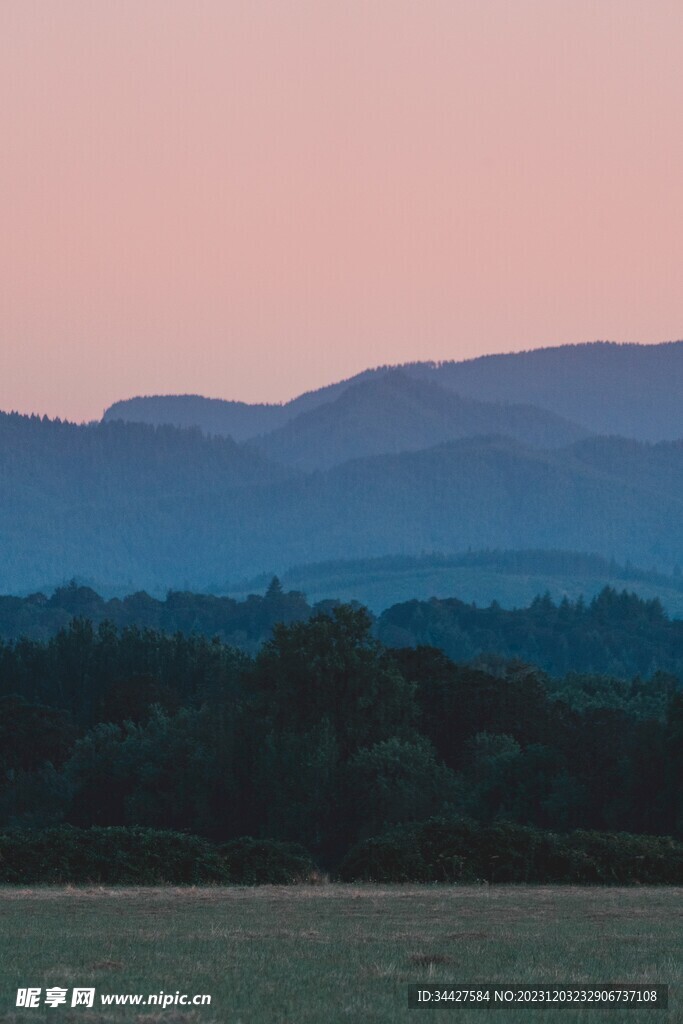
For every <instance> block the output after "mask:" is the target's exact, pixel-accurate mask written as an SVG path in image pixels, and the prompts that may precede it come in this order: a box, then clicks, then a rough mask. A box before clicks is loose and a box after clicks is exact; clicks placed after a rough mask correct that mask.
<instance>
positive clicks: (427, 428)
mask: <svg viewBox="0 0 683 1024" xmlns="http://www.w3.org/2000/svg"><path fill="white" fill-rule="evenodd" d="M588 433H589V431H587V430H585V429H583V428H581V427H579V426H578V425H577V424H575V423H571V422H570V421H569V420H567V419H563V418H562V417H560V416H557V415H555V414H554V413H552V412H549V411H546V410H543V409H537V408H535V407H533V406H530V405H520V404H511V403H505V404H502V403H495V402H485V401H481V400H479V399H473V398H463V397H462V396H460V395H457V394H455V393H454V392H452V391H449V390H446V389H444V388H441V387H439V385H438V384H434V383H432V382H430V381H423V380H417V379H415V378H412V377H410V376H409V375H408V374H405V373H403V372H402V371H400V370H393V371H390V372H387V373H386V374H381V375H376V376H372V377H370V378H368V379H366V380H361V381H359V382H357V383H354V384H351V385H349V387H348V388H346V389H345V390H344V391H342V393H341V394H340V395H339V396H338V397H337V398H334V399H332V400H330V401H329V402H326V403H324V404H323V405H320V406H317V407H316V408H314V409H311V410H309V411H307V412H303V413H300V414H299V415H298V416H295V417H294V418H292V419H289V420H288V421H287V422H286V423H285V424H283V425H282V426H280V427H278V428H277V429H276V430H274V431H272V432H270V433H267V434H265V435H263V436H260V437H256V438H254V439H253V441H252V445H253V447H254V448H256V449H257V450H259V451H262V452H264V453H265V454H266V455H268V456H270V457H271V458H272V459H275V460H276V461H278V462H282V463H284V464H285V465H291V466H296V467H297V468H299V469H303V470H308V471H311V470H314V469H327V468H329V467H331V466H335V465H340V464H341V463H343V462H348V461H349V460H350V459H358V458H365V457H368V456H371V455H382V454H388V453H391V452H393V453H397V452H403V451H419V450H420V449H423V448H430V447H433V446H434V445H436V444H440V443H442V442H443V441H453V440H455V439H457V438H461V437H475V436H492V435H501V436H504V437H511V438H514V439H515V440H517V441H520V442H522V443H523V444H527V445H530V446H531V447H538V448H559V447H563V446H566V445H569V444H571V443H573V442H574V441H577V440H579V439H580V438H583V437H586V436H587V435H588Z"/></svg>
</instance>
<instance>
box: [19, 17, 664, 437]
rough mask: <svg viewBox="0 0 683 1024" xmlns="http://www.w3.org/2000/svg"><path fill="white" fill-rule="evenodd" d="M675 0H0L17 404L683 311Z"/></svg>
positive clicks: (289, 369) (320, 369)
mask: <svg viewBox="0 0 683 1024" xmlns="http://www.w3.org/2000/svg"><path fill="white" fill-rule="evenodd" d="M682 41H683V3H682V2H681V0H40V2H38V0H2V3H1V4H0V332H1V334H0V408H2V409H18V410H20V411H37V412H47V413H49V414H51V415H61V416H68V417H70V418H77V419H83V418H93V417H97V416H99V415H100V414H101V412H102V409H103V408H104V406H105V405H107V404H109V403H110V402H112V401H114V400H116V399H118V398H124V397H128V396H131V395H134V394H145V393H146V394H149V393H157V392H161V393H169V392H200V393H203V394H208V395H213V396H219V397H225V398H242V399H246V400H251V401H253V400H262V401H264V400H271V401H272V400H280V399H286V398H288V397H291V396H292V395H294V394H296V393H299V392H301V391H303V390H306V389H308V388H311V387H315V386H318V385H320V384H323V383H327V382H329V381H331V380H333V379H338V378H341V377H345V376H348V375H350V374H351V373H354V372H355V371H358V370H360V369H362V368H364V367H366V366H368V365H376V364H379V363H386V362H400V361H406V360H410V359H427V358H435V359H448V358H465V357H469V356H473V355H478V354H481V353H485V352H493V351H510V350H515V349H522V348H532V347H537V346H540V345H557V344H562V343H564V342H578V341H587V340H592V339H596V338H609V339H613V340H620V341H640V342H655V341H663V340H667V339H674V338H680V337H683V302H682V299H683V61H682V60H681V42H682Z"/></svg>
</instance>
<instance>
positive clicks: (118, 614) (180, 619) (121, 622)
mask: <svg viewBox="0 0 683 1024" xmlns="http://www.w3.org/2000/svg"><path fill="white" fill-rule="evenodd" d="M311 613H312V608H311V606H310V605H309V604H308V602H307V601H306V598H305V597H304V595H303V594H302V593H300V592H298V591H289V592H288V593H285V592H284V591H283V589H282V586H281V584H280V582H279V580H278V579H277V577H273V579H272V580H271V581H270V584H269V586H268V587H267V589H266V592H265V594H263V595H260V594H250V595H249V596H248V597H247V598H246V599H245V600H243V601H237V600H235V599H234V598H231V597H214V596H213V595H211V594H193V593H191V592H186V591H169V592H168V594H167V595H166V597H165V598H164V599H163V600H159V599H157V598H154V597H151V596H150V595H149V594H147V593H146V592H145V591H138V592H137V593H135V594H129V595H128V596H127V597H123V598H118V597H114V598H110V599H109V600H105V599H104V598H103V597H100V595H99V594H98V593H97V592H96V591H95V590H93V589H92V587H86V586H79V585H78V584H77V583H76V582H75V581H72V582H71V583H70V584H68V585H67V586H64V587H58V588H57V589H56V590H55V591H54V593H53V594H52V595H51V596H50V597H48V596H46V595H45V594H43V593H35V594H31V595H29V596H28V597H25V598H21V597H10V596H0V638H5V639H13V638H19V637H26V638H32V639H36V640H46V639H48V638H49V637H51V636H53V635H54V634H55V633H57V632H59V630H61V629H64V628H66V627H68V626H69V624H70V623H71V622H72V621H73V620H74V619H82V620H87V621H88V622H91V623H92V624H93V625H95V626H99V625H101V624H102V623H105V622H106V623H109V624H110V625H112V626H115V627H117V628H120V629H124V628H126V627H128V626H134V627H138V628H140V629H155V630H159V631H160V632H163V633H167V634H173V633H186V634H197V635H201V636H208V637H218V639H220V640H222V641H223V642H226V643H230V644H232V645H233V646H235V647H238V648H240V649H242V650H247V651H255V650H256V649H257V648H258V647H260V645H261V644H262V643H263V642H264V640H267V639H268V638H269V637H270V634H271V631H272V628H273V626H274V625H275V624H276V623H278V622H284V623H289V622H295V621H298V620H300V619H307V618H308V617H309V616H310V615H311Z"/></svg>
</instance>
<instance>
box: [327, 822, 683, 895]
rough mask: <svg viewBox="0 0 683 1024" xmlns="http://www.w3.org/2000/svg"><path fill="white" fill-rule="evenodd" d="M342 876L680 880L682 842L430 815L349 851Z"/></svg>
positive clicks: (425, 879) (387, 879)
mask: <svg viewBox="0 0 683 1024" xmlns="http://www.w3.org/2000/svg"><path fill="white" fill-rule="evenodd" d="M339 876H340V878H341V879H342V880H343V881H348V882H351V881H371V880H372V881H376V882H472V881H477V880H481V881H488V882H536V883H551V882H566V883H574V884H583V885H590V884H601V885H609V884H613V885H630V884H636V883H644V884H670V885H680V884H682V883H683V843H678V842H675V841H674V840H673V839H670V838H667V837H662V836H633V835H626V834H623V833H609V832H580V831H576V832H568V833H556V832H546V831H543V830H541V829H535V828H528V827H526V826H522V825H513V824H509V823H507V822H499V823H494V824H492V825H481V824H479V823H477V822H473V821H468V820H466V819H456V820H452V821H448V820H443V819H432V820H430V821H427V822H423V823H421V824H414V825H408V826H401V827H398V828H394V829H391V830H390V831H389V832H387V833H385V834H384V835H382V836H380V837H377V838H373V839H367V840H365V841H364V842H361V843H358V844H357V845H356V846H354V847H352V849H351V850H349V852H348V854H347V855H346V857H345V858H344V860H343V861H342V863H341V865H340V868H339Z"/></svg>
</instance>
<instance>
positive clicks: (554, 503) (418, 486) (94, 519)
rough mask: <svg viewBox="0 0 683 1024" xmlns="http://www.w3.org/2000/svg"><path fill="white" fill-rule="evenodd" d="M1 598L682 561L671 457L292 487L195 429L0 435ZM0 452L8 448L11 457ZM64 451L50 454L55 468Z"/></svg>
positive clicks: (587, 449)
mask: <svg viewBox="0 0 683 1024" xmlns="http://www.w3.org/2000/svg"><path fill="white" fill-rule="evenodd" d="M2 427H4V430H2V429H0V440H1V441H2V443H0V448H1V449H2V461H1V462H0V472H1V473H2V479H3V489H2V495H1V496H0V573H1V575H0V588H1V589H3V590H5V591H7V590H13V589H22V590H25V589H27V588H35V587H37V586H42V585H44V584H45V582H46V581H50V580H55V581H56V580H60V579H64V578H65V577H66V578H69V577H70V576H72V575H74V576H81V577H90V578H93V579H95V580H97V579H103V580H108V581H111V582H112V583H114V584H117V583H123V584H128V583H131V584H132V585H133V586H134V587H135V588H136V589H137V588H148V589H149V588H156V589H157V590H158V589H159V588H166V587H178V586H183V587H186V586H190V587H193V588H200V589H203V588H204V587H206V586H207V585H208V584H209V583H210V582H211V581H215V580H217V579H218V580H220V579H223V580H225V579H239V578H240V577H244V576H247V575H255V574H257V573H259V572H273V571H281V570H283V569H286V568H287V567H288V566H290V565H294V564H302V563H307V562H320V561H324V560H328V559H340V558H344V559H347V558H367V557H374V556H382V555H390V554H420V553H421V552H423V551H435V550H437V551H444V552H449V551H450V552H457V551H462V550H466V549H467V548H470V547H471V548H473V549H480V548H485V547H498V548H506V549H515V548H530V547H535V548H571V549H574V550H577V551H586V550H589V551H594V552H596V553H598V554H603V555H604V556H606V557H608V558H610V557H615V558H617V559H618V560H620V561H622V562H625V561H627V560H629V559H630V560H631V561H632V562H634V563H635V564H640V565H644V566H647V567H650V566H657V567H659V568H660V569H662V570H663V571H665V572H670V571H671V570H672V568H673V566H674V565H675V564H676V563H682V562H683V536H682V530H681V524H682V523H683V444H682V443H680V442H679V443H677V442H661V443H660V444H657V445H651V444H644V443H641V442H636V441H626V440H623V439H618V438H588V439H585V440H582V441H578V442H575V443H574V444H573V445H570V446H568V447H565V448H560V449H553V450H542V449H536V448H534V449H532V448H529V447H527V446H524V445H522V444H521V443H520V442H517V441H515V440H513V439H511V438H501V437H493V438H464V439H460V440H458V441H450V442H446V443H444V444H441V445H438V446H436V447H432V448H428V449H425V450H420V451H415V452H402V453H400V454H394V455H392V454H389V455H376V456H372V457H369V458H363V459H356V460H353V461H349V462H346V463H344V464H343V465H339V466H335V467H333V468H332V469H330V470H326V471H315V472H313V473H309V474H303V473H301V472H298V471H296V470H292V469H286V468H284V467H280V466H278V465H277V464H275V463H273V462H272V461H269V460H267V459H266V458H265V457H264V456H263V455H261V454H260V453H258V452H254V451H251V450H249V449H247V448H244V447H240V446H238V445H236V444H235V443H234V442H232V441H229V440H226V439H222V438H207V437H204V436H203V435H202V434H201V433H199V432H198V431H187V430H179V429H177V428H171V427H167V428H163V429H154V428H152V427H149V426H143V425H140V424H124V423H107V424H100V425H93V426H83V427H75V426H73V425H70V424H59V423H55V422H53V421H46V420H39V419H34V420H31V419H29V418H26V417H5V418H3V419H2V421H1V422H0V428H2ZM8 438H11V441H10V443H8ZM60 453H61V454H60Z"/></svg>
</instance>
